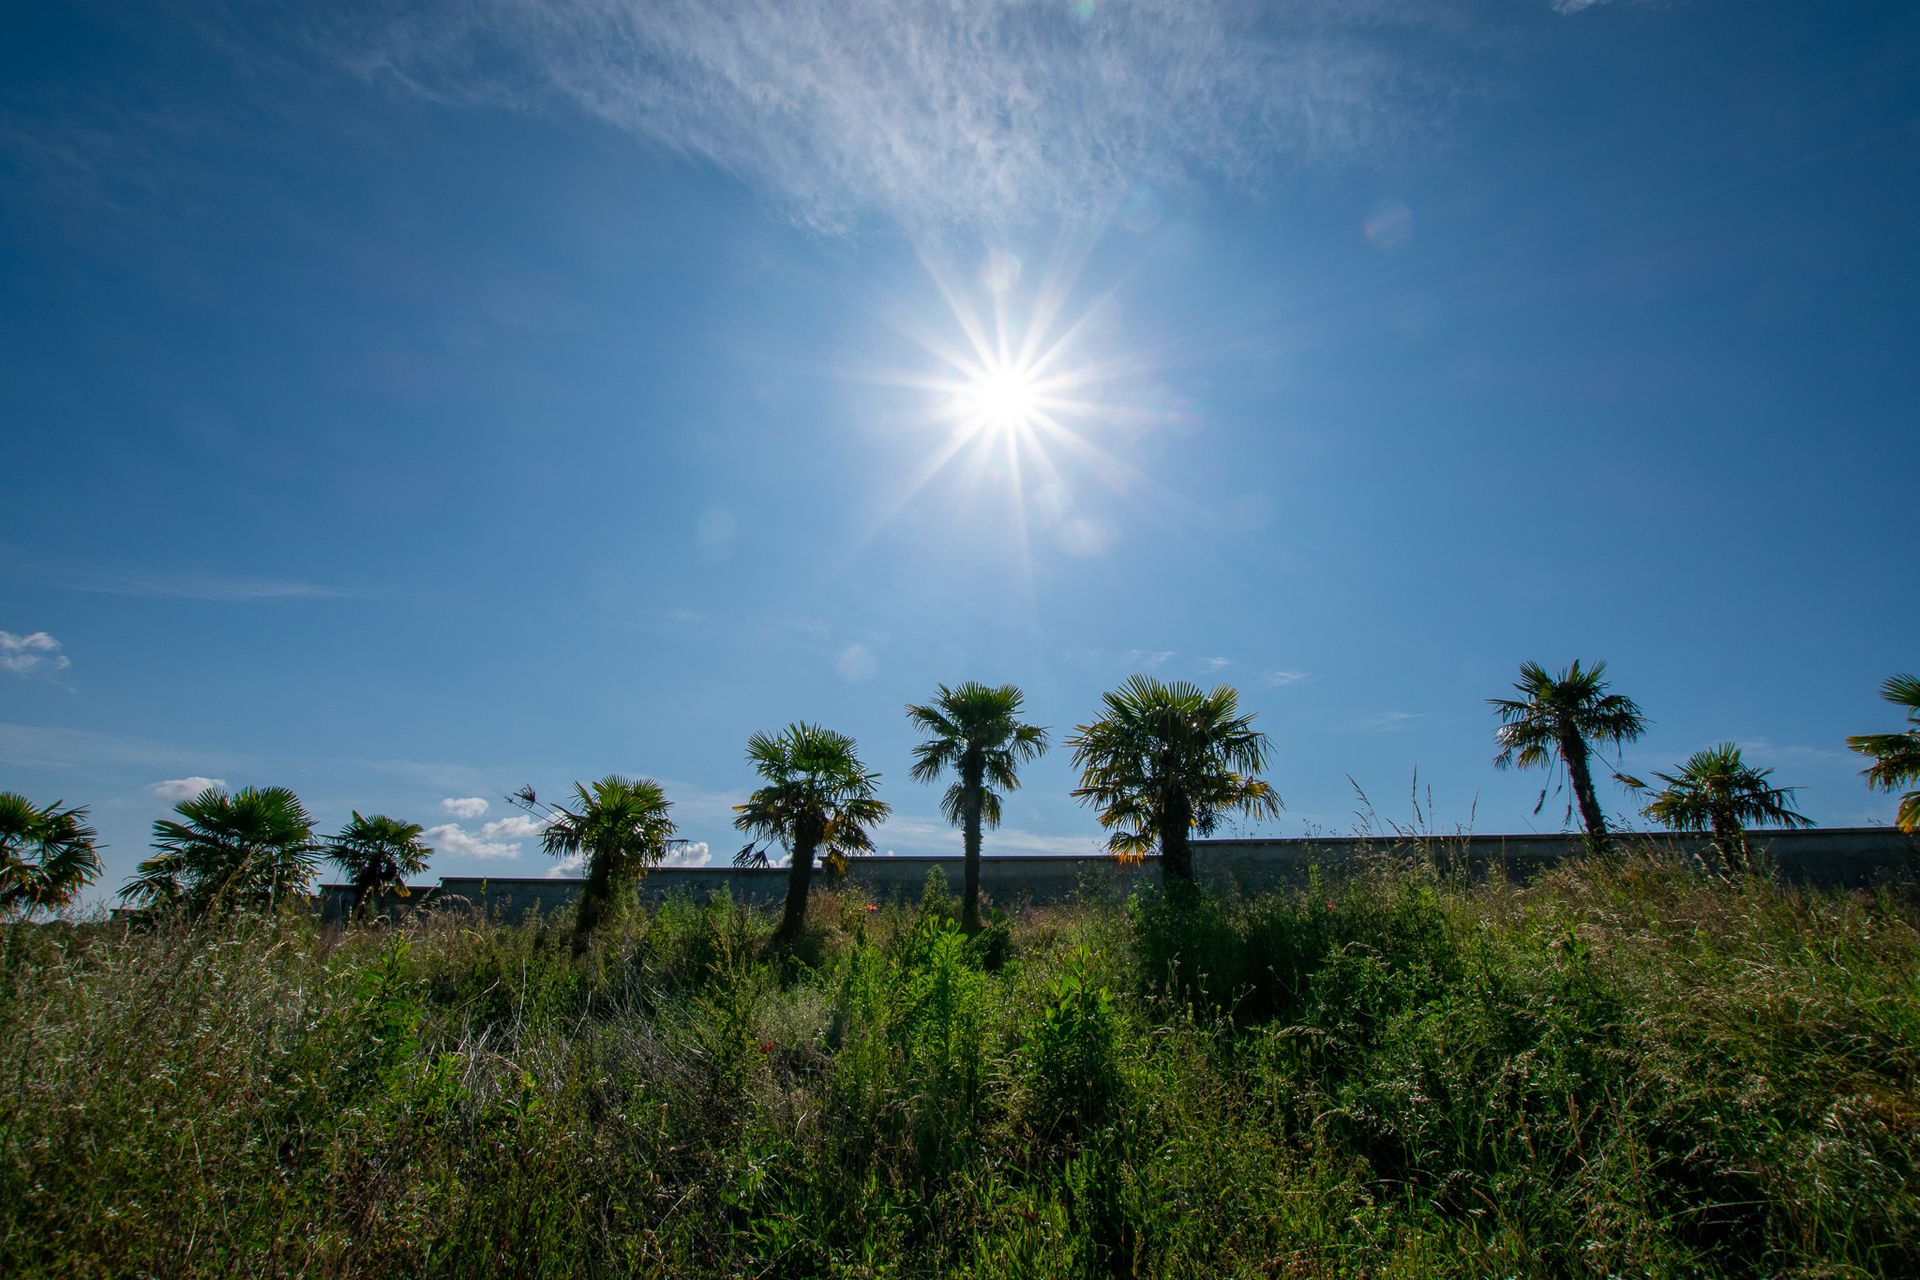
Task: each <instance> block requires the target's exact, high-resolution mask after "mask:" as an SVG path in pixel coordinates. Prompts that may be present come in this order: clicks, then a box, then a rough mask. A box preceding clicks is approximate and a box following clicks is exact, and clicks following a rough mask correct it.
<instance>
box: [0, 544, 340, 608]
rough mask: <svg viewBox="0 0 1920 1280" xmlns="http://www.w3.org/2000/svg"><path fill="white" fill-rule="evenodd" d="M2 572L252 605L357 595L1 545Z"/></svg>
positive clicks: (113, 591)
mask: <svg viewBox="0 0 1920 1280" xmlns="http://www.w3.org/2000/svg"><path fill="white" fill-rule="evenodd" d="M0 572H4V573H7V574H9V575H17V576H25V577H33V578H39V579H42V580H44V581H48V582H51V583H53V584H55V585H57V586H61V587H64V588H66V589H67V590H69V591H90V592H94V593H97V594H100V595H114V596H155V597H170V598H173V599H179V600H205V601H212V602H220V603H228V604H251V603H257V602H263V601H273V600H337V599H347V598H350V597H353V596H355V595H358V594H361V593H358V592H353V591H345V590H341V589H339V588H336V587H327V586H321V585H319V584H318V583H313V582H304V581H301V580H299V579H297V578H278V577H259V576H250V575H246V574H229V573H209V572H204V571H200V570H191V569H153V568H142V567H129V566H125V565H120V566H114V567H100V566H97V565H83V564H74V563H72V562H62V561H58V560H49V559H47V558H46V557H44V556H37V555H29V554H28V553H27V552H26V551H24V550H23V549H21V548H19V547H14V546H4V545H0Z"/></svg>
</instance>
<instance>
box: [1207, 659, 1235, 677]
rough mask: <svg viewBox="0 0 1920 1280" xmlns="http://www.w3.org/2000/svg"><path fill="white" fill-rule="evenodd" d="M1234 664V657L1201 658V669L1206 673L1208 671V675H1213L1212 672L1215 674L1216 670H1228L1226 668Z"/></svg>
mask: <svg viewBox="0 0 1920 1280" xmlns="http://www.w3.org/2000/svg"><path fill="white" fill-rule="evenodd" d="M1232 665H1233V659H1232V658H1202V659H1200V669H1201V670H1202V671H1205V672H1206V673H1207V674H1208V675H1212V674H1214V673H1215V672H1220V671H1225V670H1226V669H1227V668H1228V667H1230V666H1232Z"/></svg>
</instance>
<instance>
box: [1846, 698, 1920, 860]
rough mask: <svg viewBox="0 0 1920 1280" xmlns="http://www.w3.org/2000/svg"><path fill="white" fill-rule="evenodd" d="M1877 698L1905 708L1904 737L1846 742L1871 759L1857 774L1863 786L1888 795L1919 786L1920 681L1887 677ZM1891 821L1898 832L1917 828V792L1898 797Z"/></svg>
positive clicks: (1919, 797)
mask: <svg viewBox="0 0 1920 1280" xmlns="http://www.w3.org/2000/svg"><path fill="white" fill-rule="evenodd" d="M1880 696H1881V697H1883V698H1885V699H1886V700H1887V701H1888V702H1891V703H1892V704H1893V705H1894V706H1896V707H1905V708H1906V709H1907V724H1908V725H1910V726H1911V727H1910V728H1909V729H1908V730H1907V731H1906V732H1905V733H1862V734H1856V735H1854V736H1853V737H1850V738H1848V739H1847V745H1848V746H1849V747H1852V748H1853V749H1854V750H1855V751H1858V752H1859V753H1860V754H1861V755H1863V756H1872V757H1873V763H1872V764H1871V765H1869V766H1868V767H1867V768H1865V769H1863V770H1861V774H1862V776H1864V777H1865V778H1866V780H1867V785H1868V786H1870V787H1878V788H1880V790H1882V791H1892V790H1893V789H1894V788H1896V787H1899V786H1902V785H1904V784H1906V783H1909V782H1920V677H1915V676H1888V677H1887V682H1886V683H1885V684H1883V685H1881V686H1880ZM1895 821H1897V822H1898V823H1899V824H1900V829H1901V830H1902V831H1912V830H1914V829H1916V828H1920V791H1909V792H1907V794H1905V795H1903V796H1901V797H1900V811H1899V813H1898V814H1897V815H1896V816H1895Z"/></svg>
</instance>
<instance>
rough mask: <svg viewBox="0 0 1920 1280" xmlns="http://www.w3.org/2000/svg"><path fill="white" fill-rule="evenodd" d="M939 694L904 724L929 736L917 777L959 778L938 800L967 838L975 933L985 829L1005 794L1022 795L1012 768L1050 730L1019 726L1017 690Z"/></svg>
mask: <svg viewBox="0 0 1920 1280" xmlns="http://www.w3.org/2000/svg"><path fill="white" fill-rule="evenodd" d="M939 689H940V693H939V696H938V697H936V698H935V699H934V700H933V701H932V703H930V704H928V705H926V706H916V705H911V704H910V705H909V706H908V707H907V719H908V720H910V721H912V722H913V726H914V727H915V728H916V729H919V730H921V731H922V732H924V733H927V734H930V735H931V736H930V737H929V738H928V739H927V740H926V741H925V742H923V743H921V744H920V745H919V746H917V747H915V748H914V749H913V777H914V779H915V780H916V781H919V782H932V781H933V780H934V779H935V778H938V777H939V776H940V774H941V773H942V772H943V771H945V770H948V769H951V770H953V771H954V773H956V774H958V775H959V777H958V778H957V779H956V780H955V781H954V783H953V785H952V786H950V787H948V788H947V794H946V795H945V796H944V797H942V798H941V801H940V812H941V813H942V814H944V815H946V819H947V821H948V822H951V823H954V824H955V825H956V826H958V827H959V828H960V829H961V831H962V832H963V833H964V836H965V841H966V851H967V870H966V892H965V896H964V898H963V900H962V904H961V908H960V919H961V925H962V927H964V928H965V929H966V931H967V932H968V933H974V932H977V931H978V930H979V928H980V828H981V827H982V826H983V825H984V826H989V827H997V826H999V825H1000V802H1001V792H1005V791H1015V790H1018V789H1019V787H1020V777H1019V775H1018V773H1017V772H1016V771H1015V766H1016V765H1017V764H1018V763H1019V762H1020V761H1023V760H1033V759H1036V758H1037V757H1038V756H1039V755H1040V754H1041V753H1042V752H1044V751H1045V750H1046V749H1047V731H1046V730H1045V729H1043V728H1041V727H1040V726H1038V725H1032V724H1023V723H1022V722H1021V721H1020V719H1019V716H1020V704H1021V702H1022V701H1023V695H1022V694H1021V692H1020V690H1019V689H1017V688H1015V687H1014V686H1013V685H1010V684H1003V685H1001V686H999V687H998V688H992V689H990V688H988V687H987V686H986V685H984V684H981V683H979V682H978V681H976V680H969V681H967V682H966V683H965V684H963V685H961V686H960V687H959V688H957V689H949V688H947V686H945V685H940V686H939ZM996 787H997V788H999V790H997V791H996V790H995V789H994V788H996Z"/></svg>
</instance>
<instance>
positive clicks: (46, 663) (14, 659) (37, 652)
mask: <svg viewBox="0 0 1920 1280" xmlns="http://www.w3.org/2000/svg"><path fill="white" fill-rule="evenodd" d="M72 665H73V663H72V662H71V661H70V660H69V659H68V658H67V655H66V654H64V653H62V652H60V642H59V641H58V640H55V639H54V638H53V637H52V636H50V635H48V634H47V633H46V632H44V631H33V632H29V633H28V634H26V635H24V636H17V635H15V634H13V632H11V631H0V668H4V669H5V670H8V671H11V672H13V673H14V674H15V675H17V676H30V675H52V674H53V673H54V672H56V671H65V670H66V669H67V668H68V667H70V666H72Z"/></svg>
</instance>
